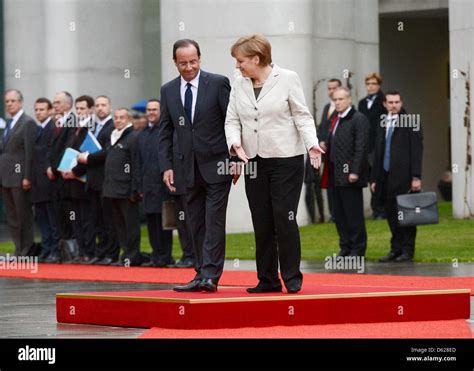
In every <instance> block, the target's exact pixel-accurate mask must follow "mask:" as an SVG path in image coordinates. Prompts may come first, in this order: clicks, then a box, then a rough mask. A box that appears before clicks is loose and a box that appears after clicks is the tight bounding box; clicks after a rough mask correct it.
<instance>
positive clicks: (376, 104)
mask: <svg viewBox="0 0 474 371" xmlns="http://www.w3.org/2000/svg"><path fill="white" fill-rule="evenodd" d="M381 85H382V78H381V77H380V75H379V74H378V73H376V72H371V73H369V74H368V75H367V76H366V77H365V86H366V87H367V96H366V97H365V98H362V99H361V100H360V101H359V108H358V110H359V112H361V113H363V114H364V115H365V116H366V117H367V119H368V120H369V124H370V131H369V147H368V151H369V152H368V153H369V172H370V171H371V168H372V166H374V156H375V154H374V149H375V138H376V137H377V132H378V131H379V129H380V127H379V123H380V117H381V116H382V115H383V114H386V113H387V111H386V110H385V107H384V104H383V102H384V94H383V92H382V90H381V89H380V86H381ZM379 199H380V197H378V195H375V194H374V193H372V198H371V199H370V206H371V208H372V213H373V214H372V218H373V219H383V218H384V217H385V211H384V205H383V204H380V203H379V202H378V200H379Z"/></svg>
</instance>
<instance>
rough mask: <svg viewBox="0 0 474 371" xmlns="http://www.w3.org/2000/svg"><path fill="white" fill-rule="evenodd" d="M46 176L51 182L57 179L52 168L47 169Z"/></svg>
mask: <svg viewBox="0 0 474 371" xmlns="http://www.w3.org/2000/svg"><path fill="white" fill-rule="evenodd" d="M46 176H47V177H48V179H49V180H55V179H56V175H54V173H53V169H51V167H48V168H47V169H46Z"/></svg>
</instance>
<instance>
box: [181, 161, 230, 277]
mask: <svg viewBox="0 0 474 371" xmlns="http://www.w3.org/2000/svg"><path fill="white" fill-rule="evenodd" d="M194 172H195V178H194V179H195V182H194V187H187V189H186V205H187V211H188V213H187V215H188V222H189V231H190V232H191V238H192V242H193V249H194V256H195V258H196V276H195V279H205V278H210V279H211V280H213V282H214V283H218V282H219V279H220V277H221V275H222V271H223V269H224V259H225V221H226V211H227V201H228V198H229V191H230V184H231V180H230V179H229V180H228V181H225V182H222V183H215V184H209V183H207V182H206V181H205V180H204V179H203V177H202V175H201V172H200V171H199V166H198V165H197V163H195V164H194Z"/></svg>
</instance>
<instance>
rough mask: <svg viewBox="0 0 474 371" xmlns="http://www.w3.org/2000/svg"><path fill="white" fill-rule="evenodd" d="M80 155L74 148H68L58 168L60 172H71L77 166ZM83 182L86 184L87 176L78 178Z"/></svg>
mask: <svg viewBox="0 0 474 371" xmlns="http://www.w3.org/2000/svg"><path fill="white" fill-rule="evenodd" d="M78 154H79V152H78V151H76V150H75V149H72V148H66V150H65V151H64V155H63V158H62V159H61V162H60V163H59V166H58V171H62V172H68V171H71V170H72V169H73V168H74V167H75V166H76V165H77V155H78ZM76 179H77V180H79V181H81V182H84V183H85V182H86V180H87V177H86V176H85V175H83V176H81V177H80V178H76Z"/></svg>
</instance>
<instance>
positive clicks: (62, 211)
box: [46, 91, 77, 240]
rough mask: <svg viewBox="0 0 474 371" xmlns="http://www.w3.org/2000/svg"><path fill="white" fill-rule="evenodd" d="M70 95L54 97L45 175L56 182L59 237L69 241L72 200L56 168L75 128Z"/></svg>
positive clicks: (62, 94)
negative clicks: (48, 163)
mask: <svg viewBox="0 0 474 371" xmlns="http://www.w3.org/2000/svg"><path fill="white" fill-rule="evenodd" d="M73 102H74V100H73V98H72V95H71V94H70V93H69V92H67V91H61V92H59V93H57V94H56V95H55V96H54V100H53V108H54V111H55V120H56V122H55V129H54V135H53V138H52V141H51V152H50V163H51V166H50V167H49V168H48V169H47V171H46V174H47V176H48V178H49V179H50V180H51V181H54V182H56V184H57V187H58V190H59V201H58V210H59V235H60V239H61V240H70V239H72V238H73V233H72V220H71V211H72V199H71V194H70V188H69V187H68V186H67V184H65V182H64V180H63V178H62V176H61V174H60V173H59V172H58V171H57V168H58V166H59V164H60V162H61V159H62V157H63V154H64V150H65V149H66V147H65V144H66V142H67V141H68V139H69V138H70V137H71V135H74V132H75V128H76V126H77V122H76V121H77V120H76V115H75V114H74V112H73V111H72V105H73Z"/></svg>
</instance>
